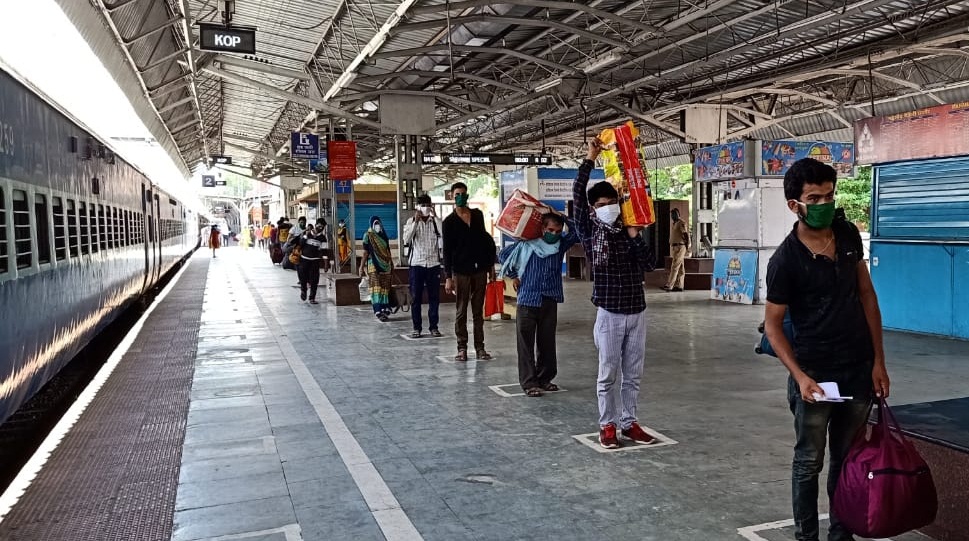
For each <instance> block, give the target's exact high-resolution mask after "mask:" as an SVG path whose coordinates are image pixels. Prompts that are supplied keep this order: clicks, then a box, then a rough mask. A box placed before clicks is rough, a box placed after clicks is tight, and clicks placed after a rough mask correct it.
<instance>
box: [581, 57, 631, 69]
mask: <svg viewBox="0 0 969 541" xmlns="http://www.w3.org/2000/svg"><path fill="white" fill-rule="evenodd" d="M621 59H622V55H620V54H617V53H609V54H607V55H603V56H600V57H598V58H593V59H592V60H590V61H589V63H588V64H586V65H585V66H583V67H582V71H583V72H585V73H592V72H594V71H599V70H601V69H602V68H604V67H606V66H608V65H610V64H615V63H616V62H619V60H621Z"/></svg>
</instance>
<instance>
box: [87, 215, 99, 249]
mask: <svg viewBox="0 0 969 541" xmlns="http://www.w3.org/2000/svg"><path fill="white" fill-rule="evenodd" d="M97 207H98V206H97V205H95V204H94V203H91V205H90V206H89V207H88V209H89V210H90V212H88V216H89V217H90V218H91V220H90V223H91V229H90V230H89V232H90V233H91V236H90V238H91V253H92V254H96V253H98V208H97Z"/></svg>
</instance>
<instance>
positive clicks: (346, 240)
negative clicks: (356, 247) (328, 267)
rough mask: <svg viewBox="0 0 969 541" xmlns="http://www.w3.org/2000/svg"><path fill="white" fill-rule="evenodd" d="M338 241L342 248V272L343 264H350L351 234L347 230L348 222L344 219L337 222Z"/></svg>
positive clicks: (338, 246) (339, 246)
mask: <svg viewBox="0 0 969 541" xmlns="http://www.w3.org/2000/svg"><path fill="white" fill-rule="evenodd" d="M336 243H337V248H338V249H339V250H340V254H339V255H340V272H343V266H344V265H346V266H349V265H350V236H349V234H348V232H347V223H346V222H345V221H344V220H340V223H339V224H337V228H336Z"/></svg>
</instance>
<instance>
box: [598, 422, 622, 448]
mask: <svg viewBox="0 0 969 541" xmlns="http://www.w3.org/2000/svg"><path fill="white" fill-rule="evenodd" d="M599 445H601V446H603V447H604V448H606V449H618V448H619V438H617V437H616V425H614V424H612V423H609V424H607V425H606V426H603V427H600V428H599Z"/></svg>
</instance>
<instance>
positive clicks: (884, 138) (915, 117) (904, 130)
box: [855, 101, 969, 164]
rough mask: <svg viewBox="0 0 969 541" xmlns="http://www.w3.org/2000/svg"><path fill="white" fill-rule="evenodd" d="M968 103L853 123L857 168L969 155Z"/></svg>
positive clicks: (865, 119)
mask: <svg viewBox="0 0 969 541" xmlns="http://www.w3.org/2000/svg"><path fill="white" fill-rule="evenodd" d="M967 132H969V101H966V102H960V103H951V104H948V105H938V106H935V107H929V108H926V109H919V110H917V111H907V112H904V113H898V114H896V115H889V116H881V117H874V118H863V119H861V120H856V121H855V152H856V154H857V156H856V158H857V160H858V163H859V164H871V163H883V162H892V161H898V160H914V159H921V158H939V157H943V156H963V155H966V154H969V138H967V137H966V133H967Z"/></svg>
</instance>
